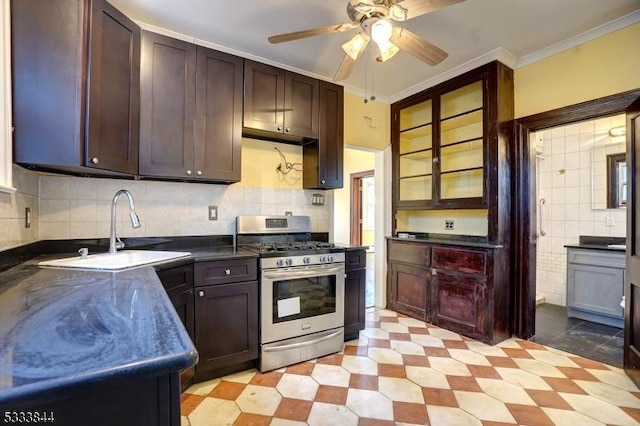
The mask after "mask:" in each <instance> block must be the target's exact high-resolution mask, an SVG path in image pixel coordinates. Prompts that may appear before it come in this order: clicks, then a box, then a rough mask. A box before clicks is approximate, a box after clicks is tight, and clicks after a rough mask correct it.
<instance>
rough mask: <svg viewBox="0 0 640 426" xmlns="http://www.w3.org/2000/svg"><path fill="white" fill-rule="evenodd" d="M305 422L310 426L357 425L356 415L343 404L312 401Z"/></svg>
mask: <svg viewBox="0 0 640 426" xmlns="http://www.w3.org/2000/svg"><path fill="white" fill-rule="evenodd" d="M307 422H308V424H309V425H310V426H335V425H340V426H343V425H344V426H357V424H358V416H356V415H355V414H354V413H353V412H352V411H350V410H349V409H348V408H347V407H345V406H344V405H334V404H325V403H324V402H314V403H313V407H311V413H309V419H308V420H307ZM271 425H273V423H271Z"/></svg>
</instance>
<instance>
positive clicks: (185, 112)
mask: <svg viewBox="0 0 640 426" xmlns="http://www.w3.org/2000/svg"><path fill="white" fill-rule="evenodd" d="M141 68H142V71H141V114H140V175H141V176H143V177H152V178H160V179H180V180H191V181H211V182H224V183H232V182H237V181H239V180H240V157H241V143H242V121H241V120H242V81H243V75H242V70H243V60H242V58H239V57H236V56H233V55H229V54H226V53H222V52H217V51H214V50H211V49H207V48H205V47H202V46H196V45H194V44H192V43H188V42H185V41H181V40H176V39H173V38H170V37H166V36H163V35H160V34H155V33H151V32H147V31H143V34H142V62H141Z"/></svg>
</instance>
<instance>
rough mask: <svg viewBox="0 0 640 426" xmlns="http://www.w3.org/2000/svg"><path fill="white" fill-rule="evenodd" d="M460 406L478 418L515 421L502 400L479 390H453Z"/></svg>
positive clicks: (494, 420) (507, 421)
mask: <svg viewBox="0 0 640 426" xmlns="http://www.w3.org/2000/svg"><path fill="white" fill-rule="evenodd" d="M453 394H454V395H455V397H456V400H457V401H458V405H459V406H460V408H462V409H463V410H465V411H466V412H468V413H470V414H472V415H473V416H474V417H477V418H478V419H480V420H486V421H493V422H505V423H510V422H511V423H515V421H516V419H515V418H513V416H512V415H511V412H510V411H509V409H508V408H507V406H506V405H504V403H503V402H500V401H498V400H497V399H495V398H492V397H490V396H489V395H486V394H484V393H480V392H465V391H453Z"/></svg>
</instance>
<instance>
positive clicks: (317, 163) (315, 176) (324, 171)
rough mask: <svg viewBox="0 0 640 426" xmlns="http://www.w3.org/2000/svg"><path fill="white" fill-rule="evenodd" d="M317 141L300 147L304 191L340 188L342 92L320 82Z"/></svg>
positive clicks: (340, 87) (342, 122) (342, 127)
mask: <svg viewBox="0 0 640 426" xmlns="http://www.w3.org/2000/svg"><path fill="white" fill-rule="evenodd" d="M318 115H319V119H320V130H319V133H318V139H317V140H315V141H313V142H310V143H306V144H305V145H304V146H303V148H302V162H303V167H302V170H303V171H302V184H303V187H304V188H305V189H335V188H342V181H343V159H344V89H343V87H342V86H338V85H336V84H333V83H328V82H325V81H321V82H320V105H319V114H318Z"/></svg>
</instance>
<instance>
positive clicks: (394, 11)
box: [389, 3, 408, 21]
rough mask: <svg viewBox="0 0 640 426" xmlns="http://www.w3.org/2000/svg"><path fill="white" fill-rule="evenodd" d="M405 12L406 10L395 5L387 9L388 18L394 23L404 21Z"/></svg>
mask: <svg viewBox="0 0 640 426" xmlns="http://www.w3.org/2000/svg"><path fill="white" fill-rule="evenodd" d="M407 12H408V11H407V9H405V8H404V7H402V6H400V5H399V4H398V3H396V4H393V5H391V7H390V8H389V18H391V19H393V20H394V21H406V20H407Z"/></svg>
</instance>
